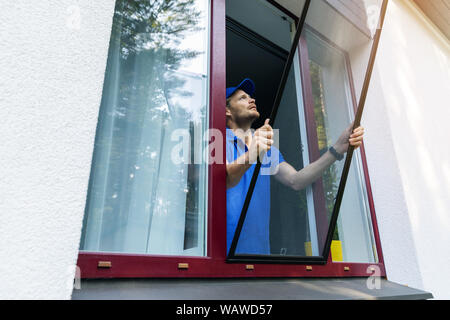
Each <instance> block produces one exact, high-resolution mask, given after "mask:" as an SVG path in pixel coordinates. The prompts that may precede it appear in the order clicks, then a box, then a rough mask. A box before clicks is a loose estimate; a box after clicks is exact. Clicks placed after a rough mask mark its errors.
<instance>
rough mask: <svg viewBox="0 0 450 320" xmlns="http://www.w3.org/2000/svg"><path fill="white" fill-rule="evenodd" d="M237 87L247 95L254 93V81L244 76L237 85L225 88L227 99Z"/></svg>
mask: <svg viewBox="0 0 450 320" xmlns="http://www.w3.org/2000/svg"><path fill="white" fill-rule="evenodd" d="M239 89H241V90H243V91H245V92H246V93H247V94H248V95H250V96H253V94H254V93H255V83H254V82H253V81H252V80H250V79H248V78H246V79H244V81H242V82H241V83H240V84H239V85H238V86H236V87H230V88H227V99H228V98H229V97H231V96H232V95H233V94H234V93H235V92H236V91H237V90H239Z"/></svg>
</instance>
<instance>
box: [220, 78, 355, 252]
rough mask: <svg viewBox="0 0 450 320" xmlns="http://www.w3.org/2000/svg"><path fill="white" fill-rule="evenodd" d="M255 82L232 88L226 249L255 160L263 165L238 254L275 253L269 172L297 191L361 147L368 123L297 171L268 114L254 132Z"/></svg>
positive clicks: (228, 111) (256, 114)
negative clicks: (285, 154) (275, 138)
mask: <svg viewBox="0 0 450 320" xmlns="http://www.w3.org/2000/svg"><path fill="white" fill-rule="evenodd" d="M254 92H255V84H254V83H253V81H252V80H250V79H245V80H244V81H242V82H241V83H240V84H239V85H238V86H236V87H231V88H227V94H226V97H227V107H226V108H227V109H226V122H227V138H226V141H227V143H226V146H227V169H226V170H227V251H228V250H229V249H230V245H231V242H232V240H233V236H234V233H235V230H236V226H237V223H238V221H239V217H240V214H241V211H242V207H243V204H244V201H245V197H246V195H247V191H248V188H249V185H250V181H251V179H252V176H253V172H254V170H255V163H256V160H257V159H258V158H259V159H260V161H261V163H262V165H261V171H260V174H259V176H258V180H257V182H256V185H255V189H254V191H253V196H252V200H251V202H250V205H249V208H248V211H247V216H246V219H245V222H244V225H243V228H242V230H241V234H240V238H239V242H238V245H237V247H236V253H241V254H270V245H269V221H270V176H271V175H270V174H272V175H273V176H274V178H275V179H277V180H278V181H279V182H281V183H282V184H284V185H286V186H288V187H290V188H292V189H293V190H302V189H304V188H306V187H307V186H308V185H310V184H312V183H313V182H315V181H316V180H318V179H319V178H320V177H321V176H322V174H323V172H324V171H325V170H326V169H327V168H328V167H329V166H331V165H332V164H333V163H334V162H335V161H336V160H342V158H343V155H344V154H345V152H346V151H347V149H348V147H349V144H350V145H352V146H353V147H355V149H357V148H359V147H360V146H361V144H362V141H363V135H364V128H362V127H359V128H357V129H355V130H354V132H353V133H352V132H351V129H352V127H353V126H350V127H349V128H347V129H346V130H345V131H344V132H343V133H342V135H341V136H340V137H339V139H338V141H337V142H336V143H335V144H334V146H333V147H331V148H330V149H329V150H328V151H327V152H326V153H325V154H323V155H322V156H321V157H320V158H319V159H318V160H316V161H315V162H313V163H311V164H309V165H308V166H306V167H304V168H303V169H301V170H300V171H297V170H295V169H294V167H292V166H291V165H290V164H288V163H287V162H286V161H285V160H284V158H283V156H282V154H281V153H280V152H279V150H278V149H277V148H275V147H273V146H272V145H273V143H274V141H273V129H272V127H271V126H270V125H269V119H267V120H266V121H265V124H264V125H263V126H262V127H261V128H259V129H258V130H256V131H255V132H254V134H253V135H252V134H251V131H250V129H251V126H252V124H253V122H254V121H255V120H257V119H258V118H259V117H260V114H259V112H258V109H257V107H256V100H255V99H253V98H252V96H253V94H254ZM269 173H270V174H269Z"/></svg>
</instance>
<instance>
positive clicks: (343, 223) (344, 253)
mask: <svg viewBox="0 0 450 320" xmlns="http://www.w3.org/2000/svg"><path fill="white" fill-rule="evenodd" d="M305 38H306V43H307V47H308V57H309V70H310V75H311V85H312V94H313V99H314V100H313V101H314V120H315V124H316V130H317V137H318V148H319V150H320V152H321V153H323V152H326V150H327V149H328V148H329V147H330V146H331V145H332V143H333V141H335V140H336V139H338V138H339V135H340V132H339V129H340V128H341V127H342V126H343V124H345V123H350V122H351V121H352V118H353V113H354V112H353V102H352V95H351V89H350V80H349V77H348V74H349V73H348V72H349V70H348V67H347V63H346V62H347V60H346V57H345V53H344V52H343V51H342V50H339V49H338V48H337V47H335V46H333V45H331V43H330V42H328V41H327V39H326V38H323V37H321V36H320V35H319V34H316V33H314V32H313V31H311V29H308V28H307V29H306V30H305ZM343 166H344V162H335V163H334V164H333V165H331V166H330V167H329V168H327V170H325V172H324V174H323V176H322V184H323V186H324V190H325V197H324V198H325V205H326V210H327V213H328V216H331V214H332V212H333V208H334V201H335V198H336V195H337V191H338V186H339V182H340V181H339V177H340V172H342V169H343ZM331 252H332V257H333V260H334V261H346V262H370V263H373V262H375V257H376V251H375V240H374V237H373V230H372V223H371V218H370V210H369V204H368V198H367V189H366V186H365V179H364V173H363V169H362V160H361V153H360V151H359V150H357V151H356V152H355V153H354V159H353V162H352V166H351V167H350V172H349V175H348V178H347V184H346V189H345V193H344V198H343V201H342V204H341V210H340V213H339V220H338V225H337V227H336V229H335V231H334V234H333V242H332V250H331Z"/></svg>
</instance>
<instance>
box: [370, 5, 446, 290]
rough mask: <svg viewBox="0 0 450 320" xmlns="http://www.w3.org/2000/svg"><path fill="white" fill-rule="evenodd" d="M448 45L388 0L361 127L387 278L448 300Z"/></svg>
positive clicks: (412, 11) (409, 8) (416, 15)
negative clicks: (364, 134) (362, 126)
mask: <svg viewBox="0 0 450 320" xmlns="http://www.w3.org/2000/svg"><path fill="white" fill-rule="evenodd" d="M449 70H450V43H449V42H448V40H447V38H445V37H444V36H443V35H442V34H440V33H439V31H438V29H437V28H436V27H434V26H433V25H432V24H430V23H429V22H428V21H427V19H426V18H424V15H423V14H422V13H421V12H419V11H417V9H416V8H415V7H414V6H413V5H412V4H411V2H410V1H403V0H395V1H390V4H389V9H388V13H387V17H386V23H385V28H384V31H383V36H382V40H381V43H380V48H379V54H378V57H377V62H376V69H375V72H374V77H373V81H372V87H371V89H370V93H369V97H368V101H367V106H366V111H365V115H364V118H363V124H364V125H365V127H366V129H367V134H366V151H367V157H368V165H369V171H370V176H371V182H372V188H373V191H374V201H375V206H376V210H377V218H378V223H379V226H380V236H381V240H382V246H383V250H384V258H385V262H386V268H387V275H388V278H389V280H392V281H395V282H399V283H401V284H405V285H409V286H412V287H417V288H419V289H424V290H427V291H430V292H432V293H433V295H434V296H435V297H436V298H438V299H449V298H450V289H449V288H450V277H448V274H449V273H450V254H449V249H448V243H450V233H449V230H450V215H449V212H450V201H449V194H450V149H449V148H448V146H447V145H448V142H447V141H448V137H449V129H448V119H450V109H449V108H448V106H449V102H448V101H449V98H450V95H449V92H450V72H449Z"/></svg>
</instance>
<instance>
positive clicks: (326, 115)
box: [228, 0, 382, 262]
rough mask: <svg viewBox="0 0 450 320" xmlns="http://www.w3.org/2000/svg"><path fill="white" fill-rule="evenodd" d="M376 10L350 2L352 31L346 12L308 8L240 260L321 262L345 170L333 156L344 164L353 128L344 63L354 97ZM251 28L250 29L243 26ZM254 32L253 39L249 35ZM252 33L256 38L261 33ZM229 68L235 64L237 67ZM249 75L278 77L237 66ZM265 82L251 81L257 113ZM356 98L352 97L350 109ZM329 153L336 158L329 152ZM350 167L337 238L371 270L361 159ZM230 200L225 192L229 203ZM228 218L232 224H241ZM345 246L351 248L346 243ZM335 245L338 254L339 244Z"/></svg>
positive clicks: (319, 3) (323, 5) (371, 3)
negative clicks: (262, 258) (248, 257)
mask: <svg viewBox="0 0 450 320" xmlns="http://www.w3.org/2000/svg"><path fill="white" fill-rule="evenodd" d="M381 2H382V1H381V0H355V1H353V2H352V7H354V8H356V9H357V11H356V12H353V13H352V14H353V15H354V16H356V17H357V20H358V23H357V24H355V23H354V22H352V21H351V20H349V19H348V17H347V16H346V14H347V15H348V14H349V12H348V10H347V11H345V12H343V11H340V10H336V8H333V7H332V6H331V5H330V3H329V2H327V1H324V0H314V1H311V5H310V8H309V11H308V14H307V17H306V26H305V30H306V31H304V33H303V37H302V39H301V42H302V44H301V46H300V47H301V48H302V49H301V50H300V51H299V52H297V56H296V57H295V58H294V64H293V66H292V68H291V70H290V74H289V78H288V81H287V85H286V87H285V89H284V91H283V95H282V100H281V104H280V107H279V109H278V113H277V117H276V120H275V122H274V124H273V128H274V129H275V130H276V132H275V136H276V138H275V144H274V146H272V149H271V151H273V152H272V154H274V155H275V159H273V158H272V159H270V157H273V155H272V156H271V155H269V153H268V154H267V155H266V158H269V159H266V158H264V159H263V161H262V163H263V165H262V167H261V171H260V173H259V175H258V179H257V182H256V184H255V189H254V191H253V193H252V194H251V198H249V199H250V202H249V203H250V204H249V207H248V210H245V208H244V213H245V212H246V214H247V216H246V219H245V222H244V225H243V228H242V232H241V234H240V237H239V239H238V242H237V247H236V251H235V253H236V255H237V258H239V257H242V258H243V257H244V256H245V255H249V254H250V255H255V254H257V255H265V256H267V258H270V257H272V258H277V259H278V258H279V259H281V260H282V259H286V258H289V259H288V260H290V261H292V260H293V259H291V258H290V257H317V258H320V257H321V256H322V255H323V254H324V253H326V252H325V251H326V250H325V249H327V248H328V247H327V245H328V244H327V236H328V234H329V231H330V229H331V227H330V222H331V215H332V213H333V212H334V208H335V204H336V195H337V192H338V188H339V184H340V182H341V177H342V173H343V167H344V164H345V162H344V161H343V159H340V160H342V161H337V160H339V159H338V158H340V157H339V153H340V154H341V156H342V157H344V156H345V153H346V152H347V151H348V148H349V143H348V142H349V138H350V134H351V131H352V127H353V119H354V111H353V106H354V99H353V98H354V97H353V96H352V91H351V87H350V86H351V83H350V75H349V71H350V68H349V65H347V60H346V55H347V54H348V57H349V64H351V65H352V69H353V70H352V77H353V79H355V87H356V90H360V89H361V87H362V82H363V80H364V76H365V72H366V70H367V66H368V63H369V56H370V52H371V48H372V44H373V35H374V33H375V30H376V27H377V26H378V18H379V13H380V9H381ZM341 9H342V6H341ZM259 18H260V17H259ZM248 19H249V20H250V21H251V20H252V19H253V17H252V16H251V15H249V18H248ZM283 20H285V21H286V19H283ZM360 22H363V23H360ZM251 25H252V24H251V23H250V22H249V23H248V24H247V26H251ZM272 29H273V30H275V28H272ZM277 30H278V32H279V34H277V35H275V34H274V33H275V31H274V32H273V33H272V36H274V37H275V36H276V37H282V36H285V34H286V31H284V33H283V31H282V29H281V28H279V29H277ZM252 31H253V32H257V33H258V30H256V29H253V30H252ZM259 34H260V35H262V33H261V32H259ZM292 35H293V34H291V36H292ZM247 38H248V37H247ZM268 40H269V41H270V40H272V39H268ZM272 41H273V40H272ZM260 47H261V48H262V46H260ZM263 49H264V48H263ZM266 51H268V50H266ZM271 51H272V52H273V50H271ZM239 52H240V54H241V55H244V54H245V53H246V52H250V50H248V49H247V48H246V47H240V51H239ZM254 56H255V55H254ZM259 56H261V55H258V57H259ZM258 57H256V56H255V58H254V59H253V61H254V63H257V62H258ZM242 59H243V58H242ZM237 60H238V59H236V61H237ZM299 61H300V65H299ZM231 65H235V62H233V63H232V64H231ZM252 68H259V69H262V70H265V71H267V73H266V75H265V77H267V78H268V79H274V78H275V79H279V78H280V77H281V74H275V73H273V74H272V73H269V72H270V69H269V67H268V66H267V65H266V63H260V65H259V66H256V67H255V66H242V68H241V69H242V70H241V72H242V73H243V74H246V75H247V74H251V73H250V72H249V71H251V70H252ZM254 74H256V73H254ZM246 77H252V76H251V75H248V76H246ZM265 77H260V78H257V79H253V80H255V83H256V94H255V96H256V99H257V102H256V104H257V105H259V106H261V105H262V104H263V103H264V102H261V101H258V97H259V95H260V93H261V92H263V93H267V92H270V90H273V88H271V87H270V85H268V82H269V81H268V80H266V79H265ZM234 81H235V80H234ZM236 83H238V82H236ZM358 98H359V97H358V96H356V100H357V99H358ZM230 101H231V102H232V100H230ZM272 101H273V100H270V102H272ZM270 111H272V110H269V112H267V110H265V109H264V108H259V109H258V112H259V113H260V114H262V115H266V114H270ZM236 116H237V114H236ZM265 118H266V117H264V118H262V119H258V120H255V121H254V123H253V128H254V129H257V128H259V127H260V126H261V122H263V121H264V120H265ZM272 120H273V119H272ZM236 123H237V122H236ZM255 124H256V125H255ZM233 126H234V124H233ZM238 142H239V141H238ZM240 142H241V144H242V141H240ZM331 146H333V147H334V149H335V150H333V149H331V150H330V147H331ZM243 150H244V148H241V150H239V148H237V150H236V151H235V152H238V155H239V154H240V153H242V152H243ZM333 152H334V153H333ZM344 158H345V157H344ZM353 158H354V159H355V162H353V164H352V166H351V170H350V175H349V177H348V190H347V193H346V194H345V195H346V197H345V199H344V202H343V203H342V205H341V209H342V210H343V211H346V213H345V215H344V216H343V217H341V219H340V220H339V224H340V225H338V228H337V231H336V232H335V235H334V238H335V239H336V240H338V239H339V240H341V245H342V246H343V248H344V251H346V250H347V251H352V256H353V258H351V260H353V259H357V260H360V261H364V262H365V261H370V262H372V261H376V252H374V250H373V248H374V241H373V232H372V230H371V229H372V227H371V223H370V215H369V210H368V205H367V194H366V191H365V186H364V179H363V174H362V171H361V159H360V154H359V152H355V153H354V157H353ZM271 160H272V161H271ZM265 161H266V167H265ZM273 165H274V167H272V166H273ZM264 171H266V173H264ZM248 172H251V171H250V170H248ZM268 172H270V173H268ZM250 176H251V174H250ZM244 178H247V179H244ZM244 178H243V179H242V180H241V182H240V183H242V184H243V185H247V184H248V185H250V184H249V182H248V180H249V179H248V177H247V173H246V175H245V177H244ZM241 189H242V190H244V192H245V190H247V189H248V187H247V188H245V187H244V186H242V188H241ZM231 190H233V189H231ZM231 192H232V191H230V189H229V190H228V195H229V194H230V193H231ZM236 198H237V194H236ZM233 199H234V198H233ZM229 203H230V201H228V204H229ZM240 203H243V201H241V202H240ZM241 209H242V204H241ZM232 211H233V212H235V211H238V210H234V209H233V210H232ZM346 216H348V219H350V220H352V219H353V220H352V222H351V223H348V225H346V226H345V227H344V226H342V225H343V224H346V223H347V222H346V221H344V220H345V217H346ZM232 218H233V219H234V220H232V221H237V220H238V218H235V217H232ZM228 219H230V214H228ZM356 228H359V229H358V230H356ZM345 237H348V239H349V240H348V241H346V240H345V239H344V238H345ZM354 241H359V243H358V245H356V244H353V243H351V242H354ZM347 243H348V246H347V247H346V245H347ZM333 244H334V245H337V244H338V242H337V241H335V242H334V243H333ZM358 246H359V247H358ZM347 253H348V252H347ZM346 257H350V255H349V254H347V255H346ZM325 259H326V257H325ZM311 260H316V259H311ZM335 260H337V259H335ZM341 260H343V258H341ZM355 262H356V261H355Z"/></svg>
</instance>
